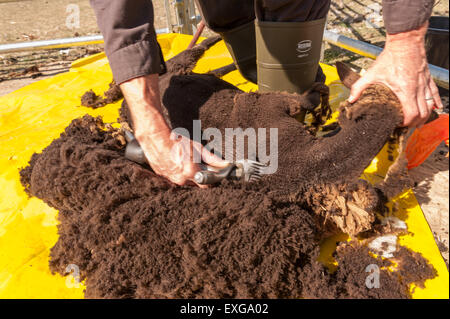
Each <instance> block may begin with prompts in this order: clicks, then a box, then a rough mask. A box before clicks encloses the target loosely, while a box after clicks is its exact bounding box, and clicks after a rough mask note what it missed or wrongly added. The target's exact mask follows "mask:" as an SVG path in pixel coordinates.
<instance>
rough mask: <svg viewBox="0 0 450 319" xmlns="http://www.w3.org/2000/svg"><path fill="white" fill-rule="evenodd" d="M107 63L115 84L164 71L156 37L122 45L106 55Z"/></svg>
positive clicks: (164, 67)
mask: <svg viewBox="0 0 450 319" xmlns="http://www.w3.org/2000/svg"><path fill="white" fill-rule="evenodd" d="M108 60H109V64H110V66H111V70H112V73H113V76H114V80H115V81H116V83H117V84H121V83H123V82H125V81H128V80H131V79H134V78H137V77H140V76H144V75H148V74H162V73H165V71H166V66H165V63H164V59H163V57H162V53H161V49H160V47H159V44H158V42H157V41H156V39H148V40H147V39H146V40H144V41H140V42H136V43H133V44H131V45H128V46H126V47H123V48H121V49H119V50H117V51H115V52H113V53H111V54H109V55H108Z"/></svg>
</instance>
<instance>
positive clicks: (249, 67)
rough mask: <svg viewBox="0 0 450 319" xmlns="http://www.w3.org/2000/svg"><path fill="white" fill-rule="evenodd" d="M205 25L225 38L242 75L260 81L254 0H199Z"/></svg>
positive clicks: (250, 79) (254, 81) (249, 79)
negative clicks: (257, 70) (257, 62)
mask: <svg viewBox="0 0 450 319" xmlns="http://www.w3.org/2000/svg"><path fill="white" fill-rule="evenodd" d="M196 1H197V7H198V8H199V10H200V12H201V14H202V17H203V19H204V20H205V23H206V25H207V26H208V27H209V28H211V29H212V30H213V31H215V32H217V33H219V34H220V35H221V36H222V38H223V39H224V41H225V43H226V45H227V48H228V51H229V52H230V54H231V56H232V58H233V61H234V64H235V65H236V67H237V69H238V70H239V72H240V73H241V74H242V76H243V77H244V78H245V79H247V80H248V81H251V82H253V83H256V82H257V72H256V39H255V23H254V20H255V9H254V0H196Z"/></svg>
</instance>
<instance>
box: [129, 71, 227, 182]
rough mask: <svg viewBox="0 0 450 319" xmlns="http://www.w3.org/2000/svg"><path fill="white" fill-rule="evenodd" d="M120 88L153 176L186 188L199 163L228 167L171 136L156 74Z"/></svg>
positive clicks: (187, 141)
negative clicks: (159, 176) (162, 177)
mask: <svg viewBox="0 0 450 319" xmlns="http://www.w3.org/2000/svg"><path fill="white" fill-rule="evenodd" d="M120 88H121V90H122V92H123V95H124V96H125V99H126V101H127V104H128V107H129V109H130V111H131V117H132V120H133V123H134V131H135V132H134V135H135V137H136V140H137V141H138V142H139V144H140V146H141V148H142V150H143V151H144V154H145V156H146V158H147V160H148V162H149V164H150V166H151V167H152V169H153V170H154V171H155V173H156V174H159V175H161V176H164V177H166V178H167V179H169V180H170V181H171V182H173V183H175V184H178V185H186V184H189V183H195V182H193V179H194V175H195V173H197V172H198V171H200V170H201V169H200V166H199V164H200V163H201V162H202V161H203V162H204V163H206V164H209V165H210V166H214V167H218V168H223V167H226V166H227V165H229V163H228V162H226V161H224V160H222V159H221V158H219V157H217V156H215V155H213V154H211V153H210V152H209V151H208V150H207V149H206V148H204V147H203V146H202V145H201V144H200V143H198V142H193V141H191V140H190V139H188V138H186V137H184V136H177V135H176V134H174V133H173V132H171V130H170V128H169V126H168V125H167V123H166V121H165V119H164V117H163V116H162V107H161V100H160V92H159V82H158V75H157V74H150V75H146V76H141V77H137V78H134V79H131V80H129V81H126V82H124V83H121V84H120ZM197 185H198V184H197ZM198 186H200V187H202V188H205V187H207V186H204V185H198Z"/></svg>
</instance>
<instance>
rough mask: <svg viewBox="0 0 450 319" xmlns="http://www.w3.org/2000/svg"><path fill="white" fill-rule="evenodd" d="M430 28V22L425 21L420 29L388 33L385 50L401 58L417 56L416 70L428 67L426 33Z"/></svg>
mask: <svg viewBox="0 0 450 319" xmlns="http://www.w3.org/2000/svg"><path fill="white" fill-rule="evenodd" d="M427 29H428V22H425V23H424V24H423V25H422V26H420V27H419V28H418V29H415V30H410V31H406V32H400V33H396V34H387V36H386V44H385V47H384V50H385V51H387V52H389V53H390V54H392V55H395V56H397V57H399V58H402V57H404V58H408V59H411V58H413V57H415V59H414V60H416V61H417V62H418V63H419V64H418V65H416V71H423V69H424V68H426V66H427V64H426V51H425V35H426V32H427Z"/></svg>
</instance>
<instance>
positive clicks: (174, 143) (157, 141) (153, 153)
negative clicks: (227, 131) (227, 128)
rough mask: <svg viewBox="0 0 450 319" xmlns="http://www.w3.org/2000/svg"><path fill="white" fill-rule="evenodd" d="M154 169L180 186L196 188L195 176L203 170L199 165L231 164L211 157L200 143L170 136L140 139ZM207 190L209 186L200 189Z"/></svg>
mask: <svg viewBox="0 0 450 319" xmlns="http://www.w3.org/2000/svg"><path fill="white" fill-rule="evenodd" d="M136 139H137V140H138V142H139V144H140V145H141V147H142V149H143V151H144V154H145V156H146V157H147V160H148V162H149V164H150V166H151V167H152V169H153V170H154V171H155V173H157V174H158V175H161V176H164V177H166V178H167V179H169V180H170V181H171V182H173V183H175V184H178V185H187V184H191V183H194V184H197V183H195V182H194V175H195V174H196V173H197V172H198V171H200V170H201V168H200V165H199V164H200V163H202V162H203V163H205V164H208V165H210V166H213V167H217V168H224V167H226V166H227V165H229V163H228V162H227V161H224V160H222V159H221V158H219V157H217V156H215V155H214V154H212V153H210V152H209V151H208V150H207V149H206V148H205V147H204V146H203V145H202V144H201V143H198V142H194V141H192V140H190V139H189V138H187V137H185V136H182V135H177V134H175V133H173V132H172V133H170V136H168V135H166V134H165V133H157V134H148V135H147V134H143V135H141V134H140V135H137V136H136ZM197 185H198V186H199V187H202V188H206V187H207V186H206V185H199V184H197Z"/></svg>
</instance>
